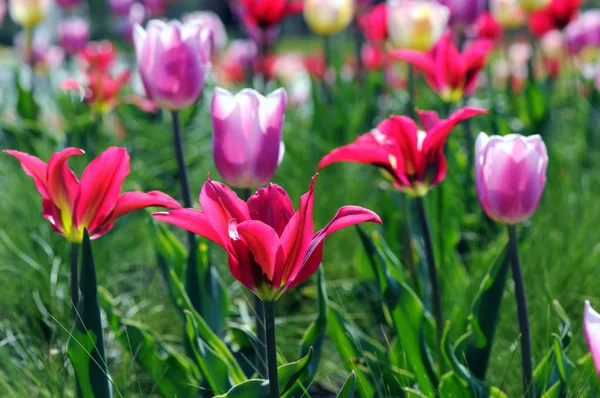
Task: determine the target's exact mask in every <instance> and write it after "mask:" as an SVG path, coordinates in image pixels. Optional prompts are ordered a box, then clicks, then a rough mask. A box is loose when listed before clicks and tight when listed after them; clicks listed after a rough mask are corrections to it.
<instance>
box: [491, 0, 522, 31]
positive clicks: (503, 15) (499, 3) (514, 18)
mask: <svg viewBox="0 0 600 398" xmlns="http://www.w3.org/2000/svg"><path fill="white" fill-rule="evenodd" d="M490 11H491V12H492V15H493V16H494V18H496V21H498V23H499V24H500V25H502V26H503V27H505V28H507V29H514V28H519V27H521V26H523V25H524V24H525V22H526V21H527V13H526V12H525V9H524V8H523V7H522V6H521V4H520V2H519V0H490Z"/></svg>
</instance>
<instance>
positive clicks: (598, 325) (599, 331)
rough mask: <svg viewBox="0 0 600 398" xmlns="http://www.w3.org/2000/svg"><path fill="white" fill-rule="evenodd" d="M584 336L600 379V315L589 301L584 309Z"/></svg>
mask: <svg viewBox="0 0 600 398" xmlns="http://www.w3.org/2000/svg"><path fill="white" fill-rule="evenodd" d="M583 334H584V335H585V341H586V342H587V345H588V348H589V349H590V353H591V354H592V360H593V361H594V366H595V368H596V374H597V375H598V378H600V314H598V313H597V312H596V311H594V309H593V308H592V306H591V305H590V302H589V301H587V300H586V301H585V306H584V309H583Z"/></svg>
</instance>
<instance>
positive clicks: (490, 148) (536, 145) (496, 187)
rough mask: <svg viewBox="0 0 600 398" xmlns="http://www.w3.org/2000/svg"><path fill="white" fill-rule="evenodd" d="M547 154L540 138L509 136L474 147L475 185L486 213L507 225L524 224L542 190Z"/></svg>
mask: <svg viewBox="0 0 600 398" xmlns="http://www.w3.org/2000/svg"><path fill="white" fill-rule="evenodd" d="M547 166H548V154H547V152H546V146H545V145H544V141H542V137H540V136H539V135H534V136H531V137H523V136H521V135H517V134H510V135H507V136H504V137H500V136H492V137H488V136H487V135H486V134H484V133H481V134H479V137H477V142H476V143H475V185H476V188H477V196H478V197H479V202H480V203H481V207H482V208H483V210H484V211H485V213H486V214H487V215H488V216H489V217H490V218H492V219H494V220H496V221H500V222H503V223H506V224H518V223H520V222H523V221H525V220H526V219H528V218H529V217H531V215H532V214H533V212H534V211H535V209H536V208H537V206H538V204H539V202H540V199H541V197H542V193H543V191H544V186H545V185H546V167H547Z"/></svg>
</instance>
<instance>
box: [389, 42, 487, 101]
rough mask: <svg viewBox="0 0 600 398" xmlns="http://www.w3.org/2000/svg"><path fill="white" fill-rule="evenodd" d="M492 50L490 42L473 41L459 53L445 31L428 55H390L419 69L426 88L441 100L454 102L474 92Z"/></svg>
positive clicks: (397, 53) (408, 52) (404, 53)
mask: <svg viewBox="0 0 600 398" xmlns="http://www.w3.org/2000/svg"><path fill="white" fill-rule="evenodd" d="M493 47H494V42H492V41H491V40H476V41H475V42H473V43H472V44H471V45H470V46H469V47H468V48H467V49H466V50H465V51H463V52H462V53H460V52H459V50H458V49H457V48H456V47H455V46H454V44H453V43H452V38H451V34H450V32H447V33H446V34H445V35H444V36H443V37H442V38H441V39H440V41H439V42H438V43H437V44H436V45H435V47H434V48H433V49H431V51H430V52H429V53H422V52H420V51H415V50H396V51H393V52H392V54H391V55H392V57H395V58H398V59H402V60H405V61H407V62H410V63H411V64H413V65H414V66H416V67H417V68H418V69H420V70H421V71H422V72H423V73H424V74H425V79H426V80H427V83H428V84H429V87H431V89H432V90H433V91H434V92H436V93H438V94H439V95H440V97H441V98H442V99H443V100H444V101H446V102H456V101H458V100H459V99H461V98H462V96H463V95H465V94H470V93H471V92H472V91H473V90H474V89H475V86H476V84H477V77H478V76H479V72H480V71H481V70H482V69H483V68H484V67H485V65H486V62H487V56H488V54H489V53H490V51H491V50H492V49H493Z"/></svg>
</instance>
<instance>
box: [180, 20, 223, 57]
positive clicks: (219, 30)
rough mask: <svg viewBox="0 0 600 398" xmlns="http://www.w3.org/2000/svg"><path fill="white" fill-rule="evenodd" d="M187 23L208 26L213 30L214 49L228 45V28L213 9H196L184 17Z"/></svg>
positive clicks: (218, 49) (221, 48) (219, 49)
mask: <svg viewBox="0 0 600 398" xmlns="http://www.w3.org/2000/svg"><path fill="white" fill-rule="evenodd" d="M182 20H183V22H185V23H196V24H199V25H202V26H205V27H206V28H208V29H209V30H210V32H211V39H212V45H213V50H215V51H221V50H223V49H225V47H226V46H227V39H228V37H227V30H226V29H225V25H223V21H221V18H219V16H218V15H217V14H215V13H214V12H212V11H196V12H192V13H189V14H186V15H184V16H183V18H182Z"/></svg>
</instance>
